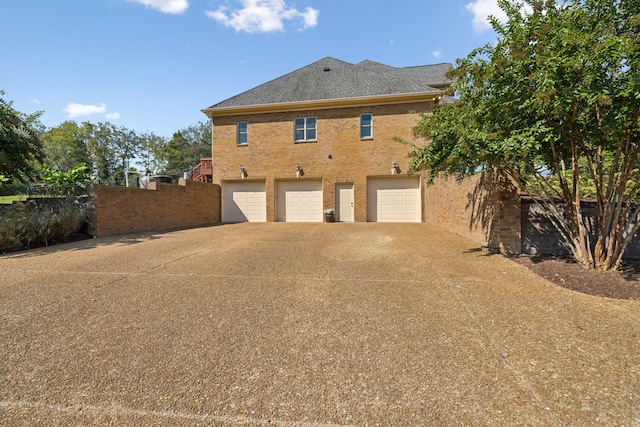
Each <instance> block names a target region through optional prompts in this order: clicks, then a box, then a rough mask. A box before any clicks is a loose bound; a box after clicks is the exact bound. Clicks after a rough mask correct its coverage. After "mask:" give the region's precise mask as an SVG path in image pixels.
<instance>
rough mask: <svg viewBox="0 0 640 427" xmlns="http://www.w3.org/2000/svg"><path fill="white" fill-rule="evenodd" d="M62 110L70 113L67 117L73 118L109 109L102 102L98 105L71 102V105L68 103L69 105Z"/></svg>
mask: <svg viewBox="0 0 640 427" xmlns="http://www.w3.org/2000/svg"><path fill="white" fill-rule="evenodd" d="M62 111H65V112H66V113H67V114H68V116H67V117H68V118H70V119H72V118H74V117H81V116H90V115H92V114H100V113H104V112H105V111H107V106H106V105H105V104H102V103H100V104H98V105H83V104H76V103H75V102H70V103H69V105H67V107H66V108H65V109H64V110H62Z"/></svg>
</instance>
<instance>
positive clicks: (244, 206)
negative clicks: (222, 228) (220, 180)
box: [222, 182, 267, 222]
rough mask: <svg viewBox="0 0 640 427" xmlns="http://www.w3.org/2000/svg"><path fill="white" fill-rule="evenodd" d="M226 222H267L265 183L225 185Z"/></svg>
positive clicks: (224, 208) (224, 211)
mask: <svg viewBox="0 0 640 427" xmlns="http://www.w3.org/2000/svg"><path fill="white" fill-rule="evenodd" d="M222 220H223V221H224V222H245V221H251V222H265V221H266V220H267V195H266V192H265V184H264V182H235V183H227V184H225V197H224V206H223V218H222Z"/></svg>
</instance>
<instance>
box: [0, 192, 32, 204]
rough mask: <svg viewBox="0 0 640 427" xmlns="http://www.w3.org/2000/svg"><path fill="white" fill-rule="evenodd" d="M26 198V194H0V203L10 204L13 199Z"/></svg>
mask: <svg viewBox="0 0 640 427" xmlns="http://www.w3.org/2000/svg"><path fill="white" fill-rule="evenodd" d="M20 200H27V195H26V194H21V195H19V196H0V205H10V204H11V203H13V202H15V201H20Z"/></svg>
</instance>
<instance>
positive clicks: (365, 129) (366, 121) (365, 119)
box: [360, 113, 373, 139]
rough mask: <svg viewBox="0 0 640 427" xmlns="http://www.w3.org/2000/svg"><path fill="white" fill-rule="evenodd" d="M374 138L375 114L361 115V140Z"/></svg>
mask: <svg viewBox="0 0 640 427" xmlns="http://www.w3.org/2000/svg"><path fill="white" fill-rule="evenodd" d="M371 138H373V114H371V113H366V114H360V139H371Z"/></svg>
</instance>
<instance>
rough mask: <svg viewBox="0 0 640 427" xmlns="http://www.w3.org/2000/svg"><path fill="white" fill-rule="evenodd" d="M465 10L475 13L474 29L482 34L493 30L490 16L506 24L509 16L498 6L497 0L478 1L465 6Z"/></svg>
mask: <svg viewBox="0 0 640 427" xmlns="http://www.w3.org/2000/svg"><path fill="white" fill-rule="evenodd" d="M465 8H466V9H467V10H468V11H470V12H471V13H473V20H472V21H471V22H472V23H473V28H474V29H475V30H476V31H477V32H479V33H481V32H483V31H486V30H490V29H491V24H490V23H489V19H488V18H489V15H491V16H494V17H496V18H497V19H498V21H500V22H506V20H507V15H506V14H505V13H504V11H503V10H502V9H500V7H499V6H498V2H497V1H496V0H476V1H474V2H471V3H469V4H467V5H466V6H465Z"/></svg>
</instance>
